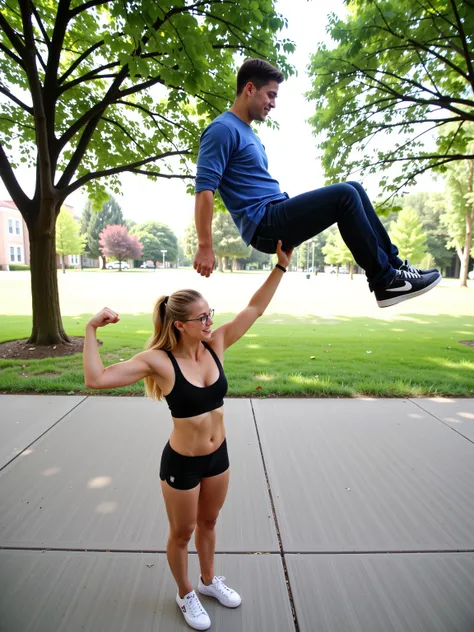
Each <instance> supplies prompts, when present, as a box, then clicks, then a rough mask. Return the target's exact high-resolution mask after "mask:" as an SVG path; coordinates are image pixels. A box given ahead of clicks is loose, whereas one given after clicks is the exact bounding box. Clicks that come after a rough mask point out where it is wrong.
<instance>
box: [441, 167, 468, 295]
mask: <svg viewBox="0 0 474 632" xmlns="http://www.w3.org/2000/svg"><path fill="white" fill-rule="evenodd" d="M446 183H447V186H448V193H449V206H448V208H447V210H446V212H445V213H444V214H443V216H442V222H443V225H444V226H445V228H446V230H447V231H448V234H449V238H450V239H449V241H448V246H451V247H454V248H455V249H456V252H457V255H458V257H459V259H460V261H461V271H460V275H459V280H460V283H461V285H462V286H466V285H467V273H468V272H469V257H470V256H473V257H474V248H473V245H472V244H473V241H472V228H473V225H474V160H466V161H465V162H463V163H457V164H453V165H450V166H449V168H448V174H447V177H446Z"/></svg>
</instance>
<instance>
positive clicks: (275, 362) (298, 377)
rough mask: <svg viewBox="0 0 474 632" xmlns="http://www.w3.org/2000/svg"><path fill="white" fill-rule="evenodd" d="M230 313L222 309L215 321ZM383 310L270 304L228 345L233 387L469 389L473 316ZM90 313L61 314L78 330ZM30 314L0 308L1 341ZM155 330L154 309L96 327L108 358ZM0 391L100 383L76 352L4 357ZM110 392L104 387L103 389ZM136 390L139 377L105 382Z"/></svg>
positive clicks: (123, 354) (15, 333)
mask: <svg viewBox="0 0 474 632" xmlns="http://www.w3.org/2000/svg"><path fill="white" fill-rule="evenodd" d="M233 316H234V314H219V315H218V316H217V317H216V319H215V326H218V325H219V324H221V323H223V322H226V321H228V320H230V319H231V318H232V317H233ZM383 316H384V319H383V320H382V319H381V318H380V319H378V318H361V317H350V316H345V315H344V316H334V317H331V318H330V319H325V318H320V317H317V316H314V315H307V316H302V317H299V316H293V315H290V314H266V315H264V316H263V317H262V318H261V319H260V320H259V321H258V322H257V323H256V324H255V325H254V326H253V327H252V329H251V330H250V331H249V332H248V333H247V334H245V335H244V337H243V338H242V339H241V340H240V341H239V342H238V343H237V344H236V345H234V346H233V347H231V348H230V349H229V350H228V351H227V353H226V362H225V368H226V374H227V377H228V381H229V396H256V397H275V396H300V397H301V396H303V397H305V396H309V397H311V396H314V397H329V396H339V397H340V396H342V397H356V396H364V395H374V396H379V397H407V396H409V397H416V396H427V395H430V396H432V395H446V396H448V395H449V396H471V397H472V396H474V348H472V347H468V346H466V345H462V344H460V341H461V340H469V339H471V340H474V317H473V318H470V317H467V316H452V315H445V314H439V315H435V316H433V315H429V316H426V315H424V314H403V315H397V316H393V317H387V315H386V314H385V313H384V314H383ZM89 317H90V315H87V314H81V315H78V316H74V317H64V318H63V321H64V326H65V329H66V331H67V332H68V333H69V334H70V335H73V336H77V335H82V334H83V333H84V327H85V325H86V323H87V321H88V319H89ZM30 326H31V319H30V318H29V317H26V316H11V317H10V316H0V332H1V333H0V341H6V340H12V339H17V338H25V337H27V336H28V334H29V329H30ZM151 333H152V324H151V315H150V314H121V320H120V322H119V323H118V324H117V325H110V326H108V327H105V328H101V330H100V338H101V340H103V343H104V344H103V347H102V348H101V356H102V358H103V361H104V364H105V365H108V364H113V363H116V362H120V361H122V360H126V359H128V358H129V357H131V356H132V355H133V354H134V353H138V352H139V351H142V350H143V348H144V345H145V343H146V341H147V339H148V337H149V336H150V335H151ZM0 390H1V391H3V392H62V393H64V392H66V393H73V392H74V393H78V392H79V393H81V392H88V393H96V392H95V391H87V389H85V387H84V381H83V373H82V356H81V354H76V355H74V356H68V357H66V358H57V359H46V360H32V361H30V360H2V359H1V358H0ZM101 392H102V393H106V391H101ZM111 392H112V393H115V394H124V395H133V394H137V395H139V394H142V393H143V384H142V383H139V384H134V385H131V386H128V387H123V388H120V389H115V390H113V391H107V393H108V394H110V393H111Z"/></svg>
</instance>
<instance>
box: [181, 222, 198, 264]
mask: <svg viewBox="0 0 474 632" xmlns="http://www.w3.org/2000/svg"><path fill="white" fill-rule="evenodd" d="M197 245H198V237H197V232H196V224H195V223H194V220H192V221H191V222H190V223H189V224H188V225H187V226H186V229H185V231H184V238H183V248H184V254H185V256H186V257H187V258H188V259H190V260H191V261H192V262H194V253H195V252H196V250H197Z"/></svg>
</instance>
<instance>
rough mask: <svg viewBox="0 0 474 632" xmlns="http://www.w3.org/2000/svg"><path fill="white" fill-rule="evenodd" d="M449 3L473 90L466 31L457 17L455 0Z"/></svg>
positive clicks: (473, 78)
mask: <svg viewBox="0 0 474 632" xmlns="http://www.w3.org/2000/svg"><path fill="white" fill-rule="evenodd" d="M450 3H451V7H452V9H453V12H454V16H455V18H456V23H457V26H458V31H459V34H460V39H461V44H462V48H463V51H464V58H465V60H466V64H467V72H468V76H469V81H470V83H471V88H472V90H473V91H474V70H473V67H472V63H471V58H470V54H469V48H468V45H467V40H466V33H465V32H464V27H463V24H462V20H461V18H460V17H459V12H458V8H457V6H456V2H455V0H450ZM471 35H472V34H471Z"/></svg>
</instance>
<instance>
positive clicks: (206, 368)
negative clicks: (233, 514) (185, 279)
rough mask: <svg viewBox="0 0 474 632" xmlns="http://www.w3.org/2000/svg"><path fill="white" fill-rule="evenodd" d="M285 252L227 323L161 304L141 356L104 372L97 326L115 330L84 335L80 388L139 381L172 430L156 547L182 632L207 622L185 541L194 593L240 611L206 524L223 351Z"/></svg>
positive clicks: (219, 446)
mask: <svg viewBox="0 0 474 632" xmlns="http://www.w3.org/2000/svg"><path fill="white" fill-rule="evenodd" d="M291 253H292V251H288V252H284V251H283V250H282V243H281V241H280V242H278V247H277V256H278V264H277V265H276V267H275V268H274V269H273V270H272V272H271V273H270V275H269V276H268V278H267V279H266V281H265V282H264V283H263V285H262V286H261V287H260V288H259V289H258V290H257V292H256V293H255V294H254V296H253V297H252V298H251V299H250V302H249V304H248V306H247V307H246V308H245V309H244V310H243V311H241V312H240V313H239V314H238V315H237V316H236V317H235V318H234V320H232V321H230V322H228V323H225V324H224V325H221V326H220V327H218V328H217V329H215V330H214V331H213V330H212V324H213V320H212V317H213V314H214V310H213V309H210V307H209V304H208V303H207V301H206V300H205V299H204V298H203V297H202V296H201V295H200V294H199V293H198V292H196V291H195V290H179V291H177V292H174V293H173V294H171V296H162V297H161V298H159V299H158V301H157V302H156V305H155V308H154V312H153V325H154V334H153V336H152V338H151V339H150V341H149V343H148V345H147V349H146V351H143V352H142V353H138V354H137V355H135V356H134V357H133V358H131V359H130V360H128V361H126V362H121V363H120V364H113V365H111V366H108V367H107V368H104V366H103V364H102V361H101V358H100V355H99V351H98V348H97V341H96V330H97V327H104V326H105V325H109V324H111V323H117V322H118V321H119V316H118V314H117V313H115V312H114V311H112V310H111V309H109V308H107V307H106V308H104V309H103V310H102V311H100V312H99V313H98V314H96V316H94V317H93V318H91V320H90V321H89V323H88V324H87V327H86V338H85V344H84V376H85V384H86V386H87V387H88V388H94V389H104V388H115V387H118V386H126V385H128V384H133V383H135V382H138V381H139V380H142V379H144V380H145V388H146V392H147V395H149V396H150V397H152V398H153V399H161V398H162V397H164V398H165V399H166V401H167V403H168V405H169V407H170V410H171V415H172V418H173V423H174V428H173V431H172V433H171V436H170V439H169V441H168V443H167V444H166V446H165V448H164V450H163V454H162V457H161V466H160V479H161V489H162V492H163V497H164V501H165V505H166V511H167V514H168V519H169V523H170V534H169V539H168V544H167V548H166V553H167V558H168V563H169V565H170V568H171V572H172V573H173V576H174V578H175V580H176V584H177V587H178V591H177V595H176V602H177V604H178V606H179V608H180V610H181V612H182V613H183V615H184V618H185V620H186V622H187V623H188V625H190V626H191V627H192V628H194V629H195V630H207V629H208V628H209V627H210V625H211V621H210V619H209V616H208V614H207V612H206V611H205V610H204V608H203V607H202V605H201V602H200V601H199V598H198V596H197V594H196V593H195V592H194V590H193V587H192V585H191V583H190V581H189V578H188V543H189V541H190V539H191V536H192V534H193V533H195V544H196V549H197V552H198V556H199V563H200V569H201V575H200V577H199V582H198V591H199V592H200V593H202V594H205V595H209V596H211V597H215V598H216V599H218V601H219V602H220V603H221V604H222V605H224V606H227V607H229V608H235V607H237V606H239V605H240V603H241V598H240V596H239V595H238V594H237V592H236V591H235V590H232V589H231V588H229V587H228V586H226V585H225V584H224V581H223V580H224V578H223V577H219V576H216V575H215V572H214V551H215V541H216V536H215V524H216V520H217V517H218V515H219V512H220V510H221V508H222V506H223V504H224V500H225V497H226V494H227V488H228V484H229V457H228V454H227V444H226V438H225V427H224V401H223V398H224V396H225V394H226V392H227V380H226V377H225V374H224V369H223V367H222V365H223V361H224V352H225V350H226V349H228V348H229V347H230V346H231V345H233V344H234V343H235V342H237V341H238V340H239V339H240V338H241V337H242V336H243V335H244V334H245V332H246V331H247V330H248V329H249V328H250V327H251V326H252V325H253V323H254V322H255V321H256V320H257V318H258V317H259V316H261V315H262V314H263V312H264V311H265V309H266V308H267V306H268V304H269V303H270V301H271V299H272V297H273V295H274V294H275V291H276V289H277V287H278V285H279V283H280V281H281V278H282V276H283V274H284V272H286V268H287V267H288V264H289V262H290V258H291Z"/></svg>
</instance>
